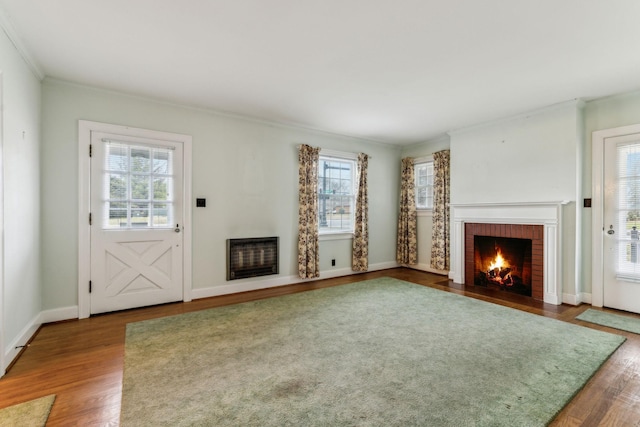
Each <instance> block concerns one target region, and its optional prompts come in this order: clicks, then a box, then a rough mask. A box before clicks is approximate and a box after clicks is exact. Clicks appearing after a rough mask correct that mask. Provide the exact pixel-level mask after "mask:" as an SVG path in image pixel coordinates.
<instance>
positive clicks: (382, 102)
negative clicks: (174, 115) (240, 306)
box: [0, 0, 640, 144]
mask: <svg viewBox="0 0 640 427" xmlns="http://www.w3.org/2000/svg"><path fill="white" fill-rule="evenodd" d="M0 6H1V7H2V9H4V14H5V22H7V21H8V22H9V25H10V26H13V28H14V30H15V34H17V35H18V37H19V39H20V41H21V43H22V44H23V45H24V47H25V49H26V51H27V52H28V54H29V55H30V56H31V57H32V58H33V62H34V63H35V64H36V67H39V68H40V70H41V71H42V73H43V74H44V75H46V76H48V77H52V78H56V79H63V80H67V81H72V82H77V83H81V84H87V85H91V86H97V87H101V88H107V89H114V90H118V91H124V92H128V93H133V94H138V95H143V96H149V97H153V98H156V99H161V100H166V101H170V102H175V103H180V104H185V105H190V106H197V107H204V108H210V109H214V110H220V111H225V112H230V113H234V114H240V115H245V116H250V117H254V118H260V119H266V120H269V121H275V122H280V123H287V124H295V125H300V126H305V127H310V128H315V129H321V130H324V131H329V132H334V133H338V134H344V135H351V136H358V137H362V138H367V139H371V140H377V141H382V142H387V143H393V144H411V143H415V142H420V141H425V140H427V139H431V138H434V137H437V136H439V135H441V134H443V133H445V132H447V131H449V130H454V129H458V128H462V127H466V126H469V125H473V124H477V123H482V122H485V121H490V120H494V119H498V118H502V117H507V116H510V115H515V114H520V113H523V112H526V111H530V110H534V109H537V108H541V107H544V106H548V105H552V104H555V103H559V102H564V101H567V100H570V99H575V98H584V99H591V98H597V97H602V96H607V95H611V94H616V93H621V92H626V91H630V90H637V89H640V1H639V0H483V1H479V0H314V1H312V0H189V1H176V0H134V1H132V0H0Z"/></svg>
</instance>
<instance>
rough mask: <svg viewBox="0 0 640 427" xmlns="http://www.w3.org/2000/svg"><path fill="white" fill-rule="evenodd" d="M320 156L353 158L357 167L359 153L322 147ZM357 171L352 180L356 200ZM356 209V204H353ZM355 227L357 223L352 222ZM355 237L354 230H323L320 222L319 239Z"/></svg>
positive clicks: (342, 158)
mask: <svg viewBox="0 0 640 427" xmlns="http://www.w3.org/2000/svg"><path fill="white" fill-rule="evenodd" d="M320 157H329V158H333V159H336V160H351V161H353V162H354V167H357V164H355V163H357V160H358V153H351V152H347V151H337V150H327V149H324V148H321V149H320ZM355 177H356V171H355V169H354V171H353V178H354V181H353V182H352V186H353V188H352V190H353V192H354V193H353V197H354V202H355V199H356V197H357V194H356V183H355ZM353 209H355V204H354V206H353ZM352 222H355V213H354V215H353V221H352ZM352 226H353V227H355V224H352ZM349 239H353V231H331V230H323V229H321V228H320V223H318V241H329V240H349Z"/></svg>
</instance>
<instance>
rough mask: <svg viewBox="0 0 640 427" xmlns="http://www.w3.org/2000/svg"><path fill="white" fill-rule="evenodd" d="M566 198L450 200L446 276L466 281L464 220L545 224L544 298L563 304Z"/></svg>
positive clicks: (547, 301) (551, 302) (550, 302)
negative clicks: (449, 259) (497, 200)
mask: <svg viewBox="0 0 640 427" xmlns="http://www.w3.org/2000/svg"><path fill="white" fill-rule="evenodd" d="M569 203H570V202H568V201H564V200H563V201H553V202H506V203H452V204H450V207H451V271H450V272H449V278H450V279H451V280H453V281H454V282H455V283H465V277H464V275H465V272H464V265H465V260H464V256H465V254H464V252H465V251H464V244H465V236H464V232H465V230H464V229H465V227H464V225H465V223H485V224H531V225H542V226H544V272H543V280H544V282H543V286H544V290H543V293H544V302H546V303H549V304H555V305H559V304H562V288H561V284H562V280H561V279H562V260H561V259H560V257H561V254H562V239H561V236H562V207H563V206H565V205H568V204H569Z"/></svg>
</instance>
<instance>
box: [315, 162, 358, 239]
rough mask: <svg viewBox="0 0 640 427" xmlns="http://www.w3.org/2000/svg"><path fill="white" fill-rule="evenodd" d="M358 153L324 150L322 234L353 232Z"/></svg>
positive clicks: (320, 196)
mask: <svg viewBox="0 0 640 427" xmlns="http://www.w3.org/2000/svg"><path fill="white" fill-rule="evenodd" d="M355 156H356V155H355V154H350V153H339V152H330V151H328V150H322V151H320V159H319V162H318V229H319V233H320V234H339V233H353V227H354V211H355V207H356V206H355V184H356V183H355V174H356V161H355V159H356V157H355Z"/></svg>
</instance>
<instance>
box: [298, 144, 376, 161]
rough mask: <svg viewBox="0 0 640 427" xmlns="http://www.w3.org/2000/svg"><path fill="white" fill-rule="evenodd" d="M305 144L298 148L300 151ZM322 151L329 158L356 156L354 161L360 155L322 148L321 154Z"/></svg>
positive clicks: (368, 156) (369, 157)
mask: <svg viewBox="0 0 640 427" xmlns="http://www.w3.org/2000/svg"><path fill="white" fill-rule="evenodd" d="M303 145H304V144H300V145H298V146H297V148H298V150H299V149H300V147H302V146H303ZM322 151H324V152H325V153H327V154H325V155H326V156H327V157H338V158H339V157H347V158H350V157H352V156H356V157H354V159H357V156H358V154H360V153H353V152H349V151H338V150H329V149H324V148H320V152H321V153H322ZM362 154H366V155H367V158H368V159H373V157H371V156H370V155H368V154H367V153H362Z"/></svg>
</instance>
